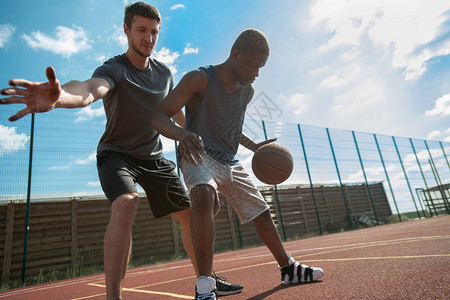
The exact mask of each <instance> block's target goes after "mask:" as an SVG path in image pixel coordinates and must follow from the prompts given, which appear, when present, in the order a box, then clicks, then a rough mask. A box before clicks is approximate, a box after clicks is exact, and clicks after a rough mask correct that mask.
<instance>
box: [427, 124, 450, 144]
mask: <svg viewBox="0 0 450 300" xmlns="http://www.w3.org/2000/svg"><path fill="white" fill-rule="evenodd" d="M427 140H438V141H444V142H448V143H450V127H449V128H447V129H445V130H442V131H441V130H433V131H431V132H430V133H429V134H428V136H427Z"/></svg>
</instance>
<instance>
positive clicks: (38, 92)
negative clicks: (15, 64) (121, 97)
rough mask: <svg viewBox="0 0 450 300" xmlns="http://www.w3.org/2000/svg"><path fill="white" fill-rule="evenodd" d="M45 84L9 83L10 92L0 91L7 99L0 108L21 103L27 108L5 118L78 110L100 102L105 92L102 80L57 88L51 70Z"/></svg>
mask: <svg viewBox="0 0 450 300" xmlns="http://www.w3.org/2000/svg"><path fill="white" fill-rule="evenodd" d="M46 75H47V79H48V82H36V81H28V80H25V79H11V80H10V81H9V84H10V85H11V87H10V88H6V89H2V90H1V94H2V95H5V96H10V97H7V98H2V99H0V104H12V103H22V104H25V105H26V106H27V107H26V108H24V109H22V110H20V111H18V112H17V113H16V114H15V115H13V116H11V117H10V118H9V120H10V121H16V120H18V119H20V118H22V117H24V116H25V115H27V114H30V113H42V112H47V111H50V110H52V109H53V108H55V107H63V108H78V107H84V106H86V105H89V104H90V103H92V102H94V101H96V100H98V99H101V98H102V97H104V96H105V95H106V93H107V92H108V91H109V88H110V86H109V83H108V82H107V81H106V80H105V79H100V78H91V79H89V80H86V81H70V82H68V83H66V84H65V85H63V86H62V87H61V85H60V83H59V80H58V79H57V78H56V73H55V70H54V69H53V68H52V67H48V68H47V70H46Z"/></svg>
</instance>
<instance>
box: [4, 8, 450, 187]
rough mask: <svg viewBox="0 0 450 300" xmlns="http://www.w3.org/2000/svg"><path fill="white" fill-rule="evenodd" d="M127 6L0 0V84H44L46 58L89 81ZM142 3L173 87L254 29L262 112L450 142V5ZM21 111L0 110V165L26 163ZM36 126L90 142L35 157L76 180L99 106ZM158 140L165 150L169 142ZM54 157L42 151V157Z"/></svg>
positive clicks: (114, 41) (88, 157) (118, 35)
mask: <svg viewBox="0 0 450 300" xmlns="http://www.w3.org/2000/svg"><path fill="white" fill-rule="evenodd" d="M128 2H129V1H123V0H116V1H112V0H108V1H106V0H96V1H94V0H73V1H53V0H43V1H27V0H26V1H22V2H21V3H20V5H18V4H16V3H15V2H13V1H1V2H0V9H1V11H2V12H4V13H3V15H2V19H1V20H0V65H1V72H0V83H1V87H6V86H7V82H8V80H9V79H10V78H27V79H30V80H36V81H43V80H45V68H46V67H47V66H49V65H50V66H53V67H54V68H55V70H56V73H57V76H58V78H59V80H60V81H61V82H62V83H65V82H67V81H69V80H73V79H76V80H85V79H88V78H89V77H90V76H91V74H92V72H93V71H94V70H95V68H96V67H97V66H98V65H100V64H101V63H102V62H103V61H105V60H106V59H107V58H109V57H111V56H114V55H117V54H120V53H123V52H124V51H125V50H126V38H125V35H124V34H123V30H122V28H123V27H122V26H123V25H122V24H123V11H124V6H125V5H126V4H127V3H128ZM149 3H151V4H153V5H155V6H156V7H157V8H158V9H159V10H160V12H161V14H162V18H163V20H162V28H161V32H160V37H159V41H158V44H157V47H156V52H155V53H154V57H156V58H157V59H160V60H161V61H163V62H165V63H166V64H167V65H169V66H170V68H171V69H172V71H173V73H174V74H175V79H176V81H177V82H178V81H179V80H180V78H181V77H182V76H183V74H185V73H186V72H188V71H190V70H192V69H195V68H197V67H199V66H203V65H207V64H217V63H221V62H223V61H224V60H225V59H226V58H227V56H228V54H229V49H230V47H231V45H232V43H233V42H234V40H235V39H236V37H237V36H238V35H239V33H240V32H242V31H243V30H244V29H246V28H250V27H253V28H258V29H260V30H262V31H263V32H265V33H266V35H267V37H268V39H269V42H270V44H271V55H270V58H269V60H268V62H267V64H266V66H265V67H264V68H263V69H262V70H261V72H260V77H259V78H258V79H257V80H256V82H255V84H254V87H255V96H256V97H255V98H257V97H258V96H261V95H262V96H261V97H267V98H268V99H270V100H271V102H273V103H276V105H277V110H278V111H273V114H270V115H265V117H264V118H265V119H269V120H270V121H274V122H287V123H293V124H297V123H301V124H305V125H310V126H319V127H329V128H336V129H346V130H355V131H361V132H370V133H377V134H382V135H388V136H392V135H395V136H401V137H412V138H416V139H428V140H437V141H445V142H450V122H449V120H450V2H449V1H445V0H441V1H438V0H428V1H411V0H406V1H403V0H402V1H392V0H390V1H389V0H386V1H360V0H348V1H332V0H322V1H293V0H288V1H278V2H276V3H275V2H274V1H268V0H261V1H235V0H230V1H204V0H200V1H198V0H196V1H151V2H149ZM259 99H261V98H259ZM20 107H21V106H20V105H12V106H8V107H5V106H1V107H0V109H1V110H2V113H1V119H0V159H2V160H4V159H6V158H8V159H9V160H13V159H14V157H15V159H19V157H20V158H21V159H26V158H27V153H26V151H24V149H25V148H26V145H27V143H29V129H28V127H29V122H30V117H29V116H28V117H26V118H24V119H23V120H20V121H18V122H16V123H10V122H8V121H7V117H8V116H9V115H11V114H13V112H14V111H16V110H18V109H20ZM253 116H254V117H258V116H256V115H253ZM55 120H56V121H55ZM59 121H60V123H58V122H59ZM37 124H38V125H37V126H44V125H45V126H52V125H54V126H55V129H54V130H53V131H52V133H51V134H48V132H47V133H46V134H42V135H43V136H45V142H43V143H46V144H50V145H51V144H52V142H54V143H59V144H60V145H61V142H60V141H61V139H64V138H66V139H67V140H71V135H72V134H74V133H72V132H71V129H73V128H76V129H80V130H81V131H82V132H85V134H84V135H83V136H78V137H74V138H78V140H80V141H83V142H82V143H84V142H85V143H86V144H88V145H91V144H93V146H92V147H91V146H89V147H91V148H90V150H89V151H87V150H85V149H84V148H83V153H81V151H80V153H78V155H72V154H71V156H69V157H66V158H65V160H64V163H58V164H55V165H51V164H49V163H48V162H47V163H43V165H44V164H46V165H47V170H48V169H49V168H52V169H51V170H53V171H58V172H60V173H59V175H58V176H65V175H64V173H63V172H64V171H67V170H69V169H71V174H72V175H73V176H75V177H76V175H74V174H77V173H76V172H74V171H73V170H74V168H76V167H77V166H78V167H79V166H84V165H86V164H90V165H92V164H93V163H92V162H93V161H95V155H94V152H95V146H96V142H97V141H98V139H99V137H100V135H101V133H102V126H103V125H102V124H104V112H103V108H102V103H101V101H100V102H98V103H94V104H93V105H91V106H88V107H86V108H83V109H77V110H58V111H54V112H51V113H48V114H47V116H41V115H39V116H37ZM39 124H41V125H39ZM55 124H60V125H57V126H56V125H55ZM62 124H64V125H62ZM92 124H97V125H98V127H96V128H98V129H95V130H92V129H91V128H92V126H93V125H92ZM83 130H84V131H83ZM78 134H80V133H78ZM38 141H39V140H38ZM82 143H81V142H80V143H77V144H76V145H77V146H80V147H81V144H82ZM165 144H166V150H168V152H170V150H172V149H171V147H173V144H172V143H171V142H165ZM61 147H62V146H61ZM70 147H72V148H73V147H74V146H70ZM55 155H56V154H55V153H53V154H50V153H43V154H42V156H43V157H45V156H48V158H47V159H48V160H50V161H51V160H52V158H54V156H55ZM58 155H61V153H59V154H58ZM94 167H95V166H94ZM25 170H26V168H25V167H24V171H23V172H25ZM4 172H5V171H4ZM80 172H81V171H80ZM97 181H98V179H97V178H96V172H95V169H94V172H93V177H92V178H91V179H90V181H89V182H90V183H91V185H92V186H96V188H98V183H97Z"/></svg>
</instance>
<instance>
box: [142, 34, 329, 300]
mask: <svg viewBox="0 0 450 300" xmlns="http://www.w3.org/2000/svg"><path fill="white" fill-rule="evenodd" d="M269 51H270V50H269V43H268V41H267V38H266V36H265V35H264V34H263V33H262V32H261V31H259V30H255V29H247V30H245V31H244V32H242V33H241V35H240V36H239V37H238V38H237V39H236V41H235V43H234V45H233V47H232V49H231V52H230V56H229V57H228V59H227V60H226V61H225V62H224V63H222V64H219V65H215V66H207V67H205V68H199V69H197V70H194V71H192V72H190V73H188V74H186V75H185V76H184V77H183V78H182V79H181V81H180V83H179V84H178V85H177V87H175V89H174V90H173V91H171V92H170V93H169V95H168V96H167V97H166V98H165V99H164V101H163V102H162V103H161V104H160V106H159V108H158V109H157V110H156V112H155V113H154V114H153V117H152V121H151V122H152V126H153V127H154V128H155V129H156V130H158V131H159V132H160V133H161V134H163V135H165V136H167V137H169V138H171V139H174V140H177V141H179V153H180V155H181V156H182V157H183V159H182V161H181V162H180V166H181V170H182V172H183V175H184V180H185V183H186V186H187V187H188V190H189V192H190V198H191V201H192V212H191V233H192V240H193V243H194V250H195V255H196V259H197V263H198V268H199V274H200V275H201V276H199V277H198V279H197V283H196V299H216V295H215V285H214V279H213V278H211V274H212V261H213V252H214V236H215V229H214V216H215V214H216V213H217V211H218V210H219V207H220V205H219V201H218V194H217V191H220V192H221V193H222V194H223V195H224V196H225V197H226V198H227V200H228V201H229V202H230V203H231V205H232V206H233V208H234V210H235V211H236V213H237V214H238V216H239V218H240V220H241V222H242V223H247V222H250V221H252V222H253V224H254V225H255V228H256V231H257V233H258V236H259V237H260V239H261V241H262V242H263V243H264V244H265V245H266V246H267V247H268V248H269V250H270V251H271V253H272V254H273V256H274V257H275V259H276V260H277V262H278V264H279V266H281V267H280V271H281V281H282V282H283V283H284V284H291V283H298V282H312V281H316V280H317V279H319V278H321V277H322V276H323V274H324V273H323V270H322V269H320V268H313V267H309V266H307V265H304V264H300V263H298V262H296V261H295V260H294V259H293V258H292V257H291V256H290V255H288V254H287V253H286V251H285V250H284V247H283V244H282V243H281V239H280V236H279V234H278V231H277V229H276V227H275V225H274V224H273V221H272V218H271V216H270V212H269V206H268V205H267V203H266V202H265V201H264V198H263V197H262V195H261V193H260V192H259V191H258V189H257V188H256V186H255V185H254V184H253V182H252V181H251V179H250V176H249V175H248V173H247V172H246V171H245V170H244V169H243V168H242V166H241V165H240V163H239V161H238V159H237V158H236V152H237V149H238V146H239V143H240V144H242V145H243V146H245V147H247V148H248V149H250V150H252V151H256V150H257V149H258V148H259V147H261V146H262V145H264V144H266V143H270V142H272V141H274V140H268V141H265V142H262V143H259V144H255V143H254V142H253V141H251V140H250V139H248V137H247V136H246V135H245V134H243V133H242V125H243V120H244V114H245V109H246V107H247V104H248V103H249V102H250V100H251V99H252V97H253V93H254V90H253V87H252V86H251V83H252V82H253V81H254V80H255V79H256V77H257V76H258V75H259V74H258V73H259V69H260V68H262V67H263V66H264V65H265V63H266V61H267V58H268V56H269ZM183 106H184V107H185V110H186V127H185V128H181V127H178V126H175V125H174V124H173V123H172V122H171V121H170V117H172V116H173V115H174V114H175V113H177V112H178V111H179V110H180V109H182V108H183Z"/></svg>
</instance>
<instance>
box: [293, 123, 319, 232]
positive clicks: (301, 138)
mask: <svg viewBox="0 0 450 300" xmlns="http://www.w3.org/2000/svg"><path fill="white" fill-rule="evenodd" d="M297 128H298V133H299V135H300V142H301V143H302V149H303V156H304V157H305V164H306V171H307V172H308V178H309V185H310V187H311V194H312V198H313V202H314V208H315V210H316V217H317V222H318V223H319V230H320V235H322V234H323V231H322V224H321V223H320V215H319V209H318V208H317V202H316V196H315V195H314V186H313V183H312V179H311V172H310V171H309V165H308V158H307V156H306V149H305V143H304V142H303V135H302V130H301V128H300V124H297Z"/></svg>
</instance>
